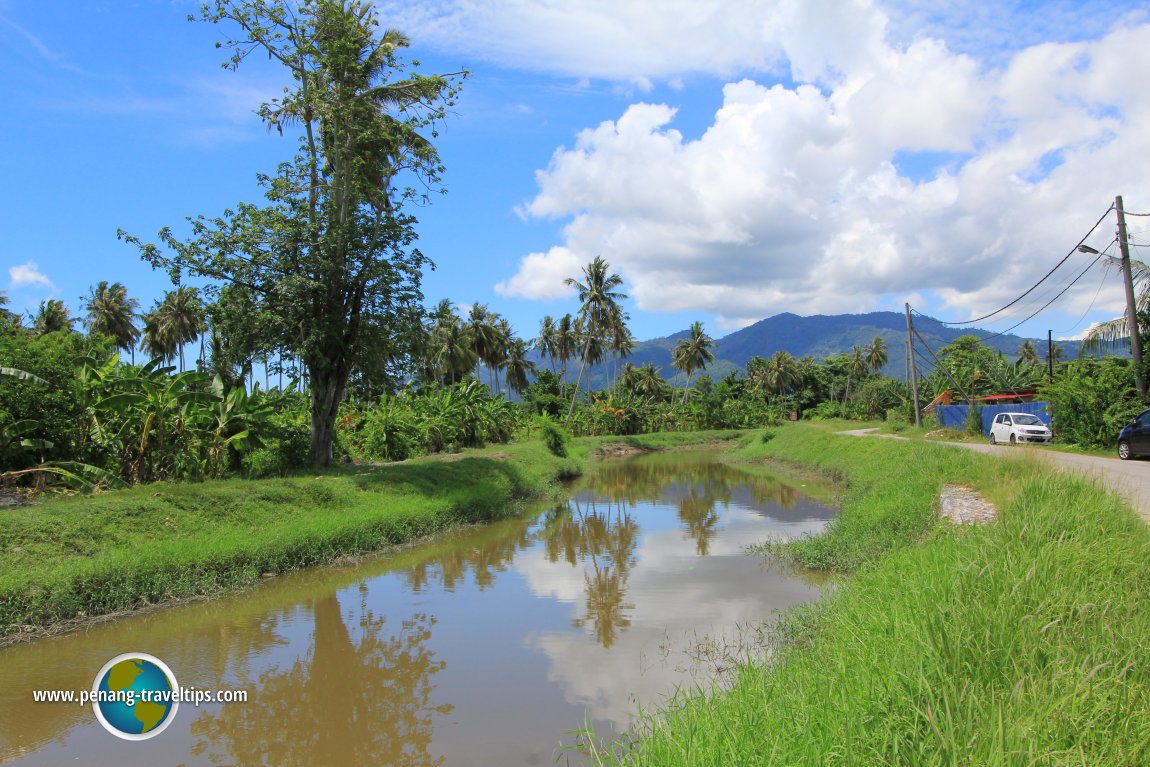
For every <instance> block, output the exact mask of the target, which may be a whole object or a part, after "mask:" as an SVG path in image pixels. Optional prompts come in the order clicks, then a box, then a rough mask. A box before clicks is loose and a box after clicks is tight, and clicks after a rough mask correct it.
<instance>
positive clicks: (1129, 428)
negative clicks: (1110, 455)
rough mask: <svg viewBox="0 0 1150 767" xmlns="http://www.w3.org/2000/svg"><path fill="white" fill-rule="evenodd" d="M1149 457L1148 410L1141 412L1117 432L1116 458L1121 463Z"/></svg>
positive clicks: (1149, 416)
mask: <svg viewBox="0 0 1150 767" xmlns="http://www.w3.org/2000/svg"><path fill="white" fill-rule="evenodd" d="M1140 455H1150V410H1143V411H1142V412H1141V413H1139V414H1138V417H1137V418H1135V419H1134V420H1133V421H1131V422H1130V423H1128V424H1126V426H1124V427H1123V428H1122V431H1120V432H1118V457H1119V458H1121V459H1122V460H1123V461H1128V460H1130V459H1131V458H1137V457H1138V456H1140Z"/></svg>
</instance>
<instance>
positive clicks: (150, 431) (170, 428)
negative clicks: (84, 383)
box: [96, 360, 219, 482]
mask: <svg viewBox="0 0 1150 767" xmlns="http://www.w3.org/2000/svg"><path fill="white" fill-rule="evenodd" d="M157 363H158V360H153V361H152V362H150V363H148V364H147V365H145V366H144V368H143V369H142V370H141V374H140V375H138V376H132V377H128V378H120V379H118V380H116V381H115V382H114V386H113V393H111V394H109V395H108V396H106V397H103V398H101V399H100V400H99V401H98V402H97V403H96V409H97V410H98V411H99V412H101V413H102V414H103V415H104V416H105V417H108V416H112V417H115V418H118V419H119V420H120V427H119V435H120V437H121V439H122V441H123V448H122V449H123V459H124V466H123V473H125V474H127V475H129V476H130V477H131V478H132V479H134V480H135V481H138V482H148V481H152V480H155V479H162V478H165V477H167V476H170V475H172V474H173V473H174V469H175V468H176V466H175V464H176V460H177V458H179V452H180V450H181V449H182V448H187V447H194V444H193V445H189V444H187V443H188V442H192V443H194V442H195V437H196V436H197V435H196V433H195V431H196V430H195V426H196V422H197V420H198V418H197V416H199V415H200V410H201V409H203V408H208V407H210V406H212V405H214V404H215V403H216V402H217V401H218V400H219V397H218V396H217V395H216V394H214V393H213V392H211V391H209V390H208V389H207V384H208V375H207V374H206V373H200V372H197V371H188V372H185V373H179V374H177V375H174V376H169V375H168V373H169V372H171V371H172V370H173V368H171V367H158V366H157Z"/></svg>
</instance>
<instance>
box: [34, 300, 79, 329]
mask: <svg viewBox="0 0 1150 767" xmlns="http://www.w3.org/2000/svg"><path fill="white" fill-rule="evenodd" d="M73 322H75V320H74V319H72V318H71V317H70V316H68V307H66V306H64V302H63V301H61V300H60V299H58V298H49V299H48V300H47V301H41V302H40V310H39V311H38V312H36V316H35V318H33V322H32V330H33V331H34V332H35V333H36V334H37V335H41V336H42V335H44V334H46V333H55V332H57V331H60V330H69V331H70V330H71V329H72V323H73Z"/></svg>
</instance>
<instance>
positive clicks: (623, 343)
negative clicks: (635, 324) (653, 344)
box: [609, 312, 635, 389]
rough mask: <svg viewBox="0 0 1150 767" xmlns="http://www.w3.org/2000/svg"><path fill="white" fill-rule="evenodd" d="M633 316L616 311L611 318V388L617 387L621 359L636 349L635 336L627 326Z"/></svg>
mask: <svg viewBox="0 0 1150 767" xmlns="http://www.w3.org/2000/svg"><path fill="white" fill-rule="evenodd" d="M629 319H631V316H630V315H629V314H627V313H626V312H616V313H615V316H614V317H612V318H611V327H610V328H609V341H610V343H609V346H610V349H611V361H612V363H613V364H612V367H613V368H614V370H613V371H612V378H613V379H615V381H613V382H612V384H611V388H612V389H613V388H615V383H616V382H617V379H618V373H619V360H621V359H626V358H627V357H629V356H631V352H633V351H635V336H633V335H631V330H630V328H628V327H627V320H629Z"/></svg>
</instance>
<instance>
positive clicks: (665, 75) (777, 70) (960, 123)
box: [0, 0, 1150, 339]
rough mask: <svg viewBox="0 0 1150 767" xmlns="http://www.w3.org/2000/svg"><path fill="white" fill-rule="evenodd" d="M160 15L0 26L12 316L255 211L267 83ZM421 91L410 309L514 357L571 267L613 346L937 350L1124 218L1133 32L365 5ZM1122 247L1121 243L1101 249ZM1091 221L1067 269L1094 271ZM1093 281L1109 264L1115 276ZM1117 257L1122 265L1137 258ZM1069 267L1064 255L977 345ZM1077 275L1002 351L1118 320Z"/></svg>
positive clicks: (1003, 13)
mask: <svg viewBox="0 0 1150 767" xmlns="http://www.w3.org/2000/svg"><path fill="white" fill-rule="evenodd" d="M197 6H198V3H196V2H184V1H183V0H166V1H161V0H155V1H149V0H137V2H130V3H129V2H123V3H121V2H114V3H113V2H103V3H101V2H84V3H79V2H64V3H32V2H24V1H21V0H0V69H2V71H3V77H2V78H0V92H2V93H3V96H4V102H5V103H6V105H7V109H6V110H5V111H4V113H3V115H2V116H0V125H2V127H3V135H4V136H5V138H6V142H5V149H6V151H5V152H3V153H2V154H0V178H2V179H3V182H4V183H3V184H0V195H2V196H3V200H2V203H0V231H2V232H3V235H2V239H0V242H2V246H0V247H2V256H0V289H2V290H5V291H6V292H7V294H8V296H9V299H10V307H9V308H11V309H14V310H18V311H34V310H35V308H36V306H37V305H38V304H39V302H40V301H42V300H44V299H46V298H52V297H54V298H61V299H63V300H64V301H65V302H66V303H67V304H68V305H69V306H70V307H71V309H72V310H73V312H74V313H79V311H80V306H81V296H84V295H86V294H87V293H88V290H89V288H90V287H91V286H92V285H94V284H96V283H97V282H98V281H100V280H118V281H120V282H123V283H124V284H125V285H127V287H128V289H129V292H130V294H131V295H133V296H135V297H137V298H139V299H140V302H141V305H142V308H147V307H149V306H150V305H151V304H152V302H153V301H155V300H156V299H157V298H159V297H160V296H161V295H162V293H163V291H164V290H165V289H168V288H170V287H171V285H170V283H169V282H168V279H167V276H166V275H165V274H163V273H157V272H153V271H151V269H150V268H149V267H148V266H147V265H146V264H143V263H142V262H141V261H140V260H139V258H138V256H137V254H136V253H135V251H134V250H133V249H132V248H130V247H128V246H126V245H125V244H123V243H121V242H118V241H117V240H116V236H115V233H116V230H117V228H123V229H125V230H127V231H129V232H131V233H133V234H136V235H139V236H141V237H146V238H151V237H154V234H155V232H156V231H157V230H159V229H160V228H161V227H163V226H172V227H173V228H174V229H175V230H176V231H177V232H179V231H181V228H182V227H181V225H182V223H183V220H184V217H185V216H192V215H196V214H200V213H203V214H206V215H214V214H216V213H218V212H220V211H221V210H222V209H223V208H225V207H226V206H228V205H234V204H235V203H236V202H238V201H241V200H247V201H256V200H257V199H258V190H257V187H256V185H255V180H254V179H255V174H256V173H258V172H270V171H271V170H273V169H274V167H275V165H276V163H278V162H280V161H282V160H283V159H285V158H287V157H289V156H290V154H291V153H292V151H293V149H294V139H292V138H289V137H283V138H281V137H279V136H278V135H275V134H269V133H268V132H267V131H266V130H265V129H264V128H263V126H262V125H261V124H260V122H259V120H258V118H257V117H256V116H255V114H254V110H255V109H256V108H257V107H258V105H259V103H260V102H261V101H262V100H264V99H267V98H270V97H272V96H274V95H276V93H277V92H278V91H279V89H280V88H281V87H282V86H283V85H284V84H286V80H285V78H284V73H282V72H281V71H279V70H277V69H276V68H275V67H274V66H272V65H271V64H269V63H268V62H266V61H260V60H258V59H257V58H255V57H253V59H252V60H250V61H248V62H245V63H244V64H243V65H242V66H241V67H240V68H239V70H238V71H235V72H232V71H228V70H225V69H223V68H221V66H220V63H221V62H222V60H223V58H224V56H223V53H222V52H221V51H219V50H216V49H215V47H214V44H215V41H216V40H217V39H220V38H221V37H222V35H223V34H224V33H225V30H224V29H221V28H217V27H214V26H212V25H209V24H202V23H189V22H188V21H187V20H186V17H187V16H188V14H191V13H194V12H195V11H196V8H197ZM379 7H380V10H381V16H382V21H383V24H384V26H391V27H397V28H399V29H401V30H403V31H405V32H406V33H407V34H408V35H409V36H410V37H411V38H412V40H413V46H412V49H411V55H412V56H413V57H415V58H418V59H419V60H420V61H421V62H422V71H425V72H450V71H456V70H459V69H462V68H466V69H467V70H469V71H470V73H471V75H470V78H469V79H468V80H467V82H466V83H465V85H464V88H463V92H462V97H461V99H460V102H459V105H458V108H457V112H456V114H455V115H454V116H453V117H451V118H450V119H449V120H448V122H447V123H446V125H445V126H444V128H443V131H442V134H441V138H440V139H439V147H440V151H441V154H442V157H443V159H444V161H445V163H446V165H447V174H446V176H445V184H446V187H447V190H448V192H447V194H446V195H444V196H442V197H437V198H436V199H435V201H434V203H433V204H432V205H431V206H430V207H428V208H426V209H423V210H421V211H420V212H419V214H418V215H419V218H420V221H421V223H420V227H419V231H420V237H421V239H420V247H421V249H422V250H423V251H424V252H425V253H426V254H427V255H428V256H430V257H431V258H432V259H433V260H434V261H435V262H436V264H437V265H438V269H437V270H436V271H434V272H430V273H428V274H427V275H426V276H425V280H424V293H425V295H426V297H427V301H428V303H429V304H432V303H434V302H436V301H438V300H439V299H441V298H449V299H451V300H452V301H453V302H456V303H458V304H470V303H472V302H474V301H480V302H483V303H487V304H488V305H490V307H491V308H493V309H495V310H496V311H499V312H501V313H503V314H504V315H505V316H507V317H508V318H509V319H510V320H511V321H512V323H513V325H514V326H515V327H516V329H517V331H518V332H519V333H520V334H521V335H524V336H532V335H534V333H535V331H536V329H537V327H538V320H539V318H540V317H541V316H542V315H544V314H553V315H558V314H562V313H564V312H567V311H573V310H574V309H575V308H576V301H575V299H574V297H573V296H572V295H571V294H570V293H569V292H566V291H564V290H563V287H562V278H563V277H565V276H577V274H578V269H579V266H580V265H581V264H584V263H586V262H587V261H589V260H590V259H591V258H593V257H594V256H595V255H603V256H604V257H605V258H606V259H607V260H608V261H609V262H611V263H612V265H613V266H614V267H615V268H616V269H617V270H618V271H619V272H620V273H621V274H622V275H623V277H624V278H625V280H626V288H625V289H626V290H627V292H628V293H629V294H631V296H632V298H631V299H630V300H629V301H628V308H629V310H630V313H631V315H632V327H633V330H634V332H635V334H636V336H637V337H639V338H641V339H642V338H650V337H654V336H660V335H666V334H669V333H672V332H675V331H678V330H680V329H682V328H684V327H686V326H687V325H688V324H689V323H690V322H691V321H693V320H696V319H700V320H703V321H704V323H705V325H706V327H707V328H708V330H709V331H710V332H711V333H712V334H713V335H715V336H721V335H723V334H725V333H727V332H730V331H731V330H733V329H735V328H738V327H741V326H743V325H745V324H748V323H749V322H752V321H754V320H756V319H759V318H762V317H767V316H771V315H774V314H777V313H779V312H782V311H791V312H795V313H797V314H814V313H849V312H864V311H873V310H877V309H892V310H899V311H901V309H902V304H903V302H904V301H910V302H911V303H912V305H914V306H915V307H916V308H917V309H919V310H920V311H923V312H924V313H929V314H932V315H934V316H937V317H939V318H941V319H944V320H964V319H970V318H973V317H977V316H980V315H981V314H985V313H987V312H989V311H993V310H994V309H997V308H998V307H1000V306H1002V305H1003V304H1005V303H1006V302H1008V301H1010V300H1011V299H1013V298H1014V297H1015V296H1016V295H1018V294H1019V293H1021V292H1022V291H1023V290H1025V289H1026V288H1028V287H1030V285H1031V284H1033V283H1034V282H1035V281H1036V280H1037V279H1038V278H1039V277H1041V276H1042V275H1043V274H1045V273H1046V272H1047V271H1048V270H1049V269H1050V268H1051V267H1052V266H1053V265H1054V264H1055V263H1056V262H1057V261H1058V260H1059V259H1061V258H1062V256H1064V255H1065V254H1066V253H1067V252H1068V251H1070V250H1071V249H1072V248H1073V246H1074V245H1075V244H1076V243H1077V242H1078V240H1079V238H1081V237H1082V236H1083V235H1084V234H1086V232H1087V231H1088V230H1089V229H1090V227H1091V226H1093V225H1094V223H1095V221H1096V220H1097V219H1098V218H1099V216H1101V215H1102V213H1103V212H1104V211H1105V209H1106V207H1107V206H1108V205H1109V204H1110V202H1111V201H1112V200H1113V197H1114V195H1115V194H1123V195H1124V196H1125V200H1126V205H1127V208H1128V209H1129V210H1132V211H1135V212H1150V91H1148V90H1147V89H1146V88H1144V87H1142V86H1141V81H1142V76H1143V75H1144V74H1145V73H1147V72H1150V16H1148V15H1147V13H1146V11H1145V10H1144V8H1143V5H1142V4H1141V3H1137V2H1113V3H1091V2H1087V3H1082V2H1069V1H1065V2H1064V1H1055V2H1027V3H1009V2H1004V3H985V2H974V1H973V0H960V1H959V2H952V3H943V4H941V7H940V4H937V3H925V2H921V0H902V1H901V2H894V3H882V2H866V1H864V0H770V1H769V2H768V1H766V0H723V1H722V2H715V3H710V4H708V3H698V2H697V0H692V1H688V0H664V2H660V3H653V2H633V1H630V0H612V1H611V2H607V1H606V0H583V1H582V2H578V1H576V2H567V3H555V2H553V1H552V0H428V1H427V2H419V3H414V2H398V1H396V2H382V3H379ZM1131 231H1132V233H1133V237H1134V240H1135V242H1136V243H1147V245H1148V247H1150V219H1145V218H1137V219H1131ZM1113 236H1114V219H1113V216H1111V217H1110V218H1108V219H1107V220H1106V221H1104V222H1103V224H1102V225H1101V226H1100V227H1099V228H1098V230H1097V231H1096V232H1095V233H1094V235H1092V236H1091V238H1090V239H1088V242H1089V243H1090V244H1092V245H1094V246H1095V247H1097V248H1098V249H1099V250H1101V249H1103V248H1104V247H1105V246H1106V245H1107V244H1108V243H1109V242H1110V241H1111V240H1112V239H1113ZM1110 252H1112V253H1116V250H1113V249H1112V250H1111V251H1110ZM1135 257H1140V258H1142V259H1144V260H1150V252H1148V251H1147V248H1141V247H1136V248H1135ZM1088 263H1089V259H1088V257H1086V256H1080V255H1075V256H1073V257H1072V258H1071V259H1070V260H1069V261H1068V263H1067V265H1066V266H1065V267H1064V268H1063V269H1061V270H1059V271H1058V272H1056V273H1055V275H1054V277H1052V278H1051V280H1050V282H1049V285H1048V286H1047V285H1044V286H1043V287H1042V288H1040V289H1039V290H1037V291H1035V293H1034V294H1033V295H1032V296H1031V297H1028V299H1026V300H1025V301H1022V302H1020V303H1019V305H1018V306H1016V307H1014V308H1013V309H1011V310H1010V311H1008V312H1004V313H1003V314H1002V315H999V316H997V317H996V318H995V321H992V322H987V323H983V324H984V325H985V326H986V327H988V328H991V329H994V330H1002V329H1005V328H1006V327H1009V326H1010V325H1013V324H1015V323H1016V322H1019V321H1020V320H1022V319H1024V318H1025V317H1026V316H1027V315H1028V314H1030V313H1031V312H1033V311H1034V310H1036V309H1038V308H1039V307H1040V306H1041V305H1042V304H1043V303H1046V301H1047V300H1049V299H1051V298H1053V296H1054V295H1055V294H1056V293H1058V291H1059V290H1061V289H1062V288H1063V287H1064V286H1066V285H1067V284H1069V283H1070V281H1071V280H1072V279H1073V278H1074V277H1076V276H1077V275H1078V274H1079V273H1080V272H1081V271H1082V269H1084V268H1085V267H1086V266H1087V265H1088ZM1122 302H1123V297H1122V291H1121V286H1120V283H1119V282H1118V280H1117V278H1116V276H1115V274H1114V273H1113V272H1111V273H1108V274H1104V273H1103V272H1102V271H1101V270H1099V269H1097V268H1096V269H1094V270H1091V271H1090V272H1088V273H1087V274H1086V276H1085V277H1083V278H1082V279H1081V280H1080V281H1079V282H1078V283H1077V284H1075V285H1074V286H1072V287H1070V288H1069V289H1068V290H1067V292H1066V293H1065V294H1064V295H1063V296H1062V298H1060V299H1058V300H1056V301H1055V302H1054V303H1053V304H1052V305H1051V307H1050V308H1049V309H1048V310H1046V311H1045V312H1043V313H1041V314H1040V315H1039V316H1038V317H1036V318H1035V319H1034V320H1032V321H1030V322H1028V323H1025V324H1023V325H1022V326H1021V327H1019V328H1018V329H1017V330H1016V331H1015V332H1019V333H1025V334H1028V335H1032V336H1045V334H1046V330H1047V329H1052V330H1054V331H1055V335H1056V336H1062V337H1072V336H1075V335H1080V334H1081V332H1082V331H1084V330H1085V329H1086V327H1087V326H1088V325H1089V323H1090V322H1092V321H1097V320H1102V319H1107V318H1110V317H1113V316H1116V315H1117V314H1119V313H1120V312H1121V310H1122V307H1123V303H1122Z"/></svg>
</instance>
